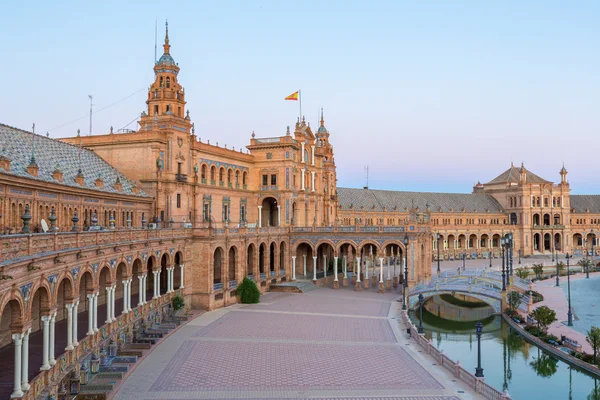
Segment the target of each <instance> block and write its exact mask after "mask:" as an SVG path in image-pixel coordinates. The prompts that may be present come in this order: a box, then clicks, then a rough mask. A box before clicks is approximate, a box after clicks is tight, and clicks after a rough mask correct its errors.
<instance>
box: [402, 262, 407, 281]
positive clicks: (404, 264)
mask: <svg viewBox="0 0 600 400" xmlns="http://www.w3.org/2000/svg"><path fill="white" fill-rule="evenodd" d="M404 271H407V270H406V257H402V276H403V277H404V278H402V279H406V283H408V271H407V273H406V276H405V275H404Z"/></svg>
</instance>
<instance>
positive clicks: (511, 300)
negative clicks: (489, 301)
mask: <svg viewBox="0 0 600 400" xmlns="http://www.w3.org/2000/svg"><path fill="white" fill-rule="evenodd" d="M522 298H523V295H522V294H521V293H519V292H515V291H514V290H513V291H512V292H510V293H509V294H508V308H509V309H510V310H511V311H517V309H518V308H519V305H520V304H521V299H522Z"/></svg>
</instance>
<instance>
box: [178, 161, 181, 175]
mask: <svg viewBox="0 0 600 400" xmlns="http://www.w3.org/2000/svg"><path fill="white" fill-rule="evenodd" d="M177 175H181V163H180V162H178V163H177Z"/></svg>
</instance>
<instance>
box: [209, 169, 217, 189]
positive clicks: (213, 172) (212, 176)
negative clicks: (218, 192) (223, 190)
mask: <svg viewBox="0 0 600 400" xmlns="http://www.w3.org/2000/svg"><path fill="white" fill-rule="evenodd" d="M216 179H217V167H215V166H214V165H213V166H211V167H210V184H211V185H214V184H215V182H216Z"/></svg>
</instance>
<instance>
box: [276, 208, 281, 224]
mask: <svg viewBox="0 0 600 400" xmlns="http://www.w3.org/2000/svg"><path fill="white" fill-rule="evenodd" d="M277 226H281V205H279V204H277Z"/></svg>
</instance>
